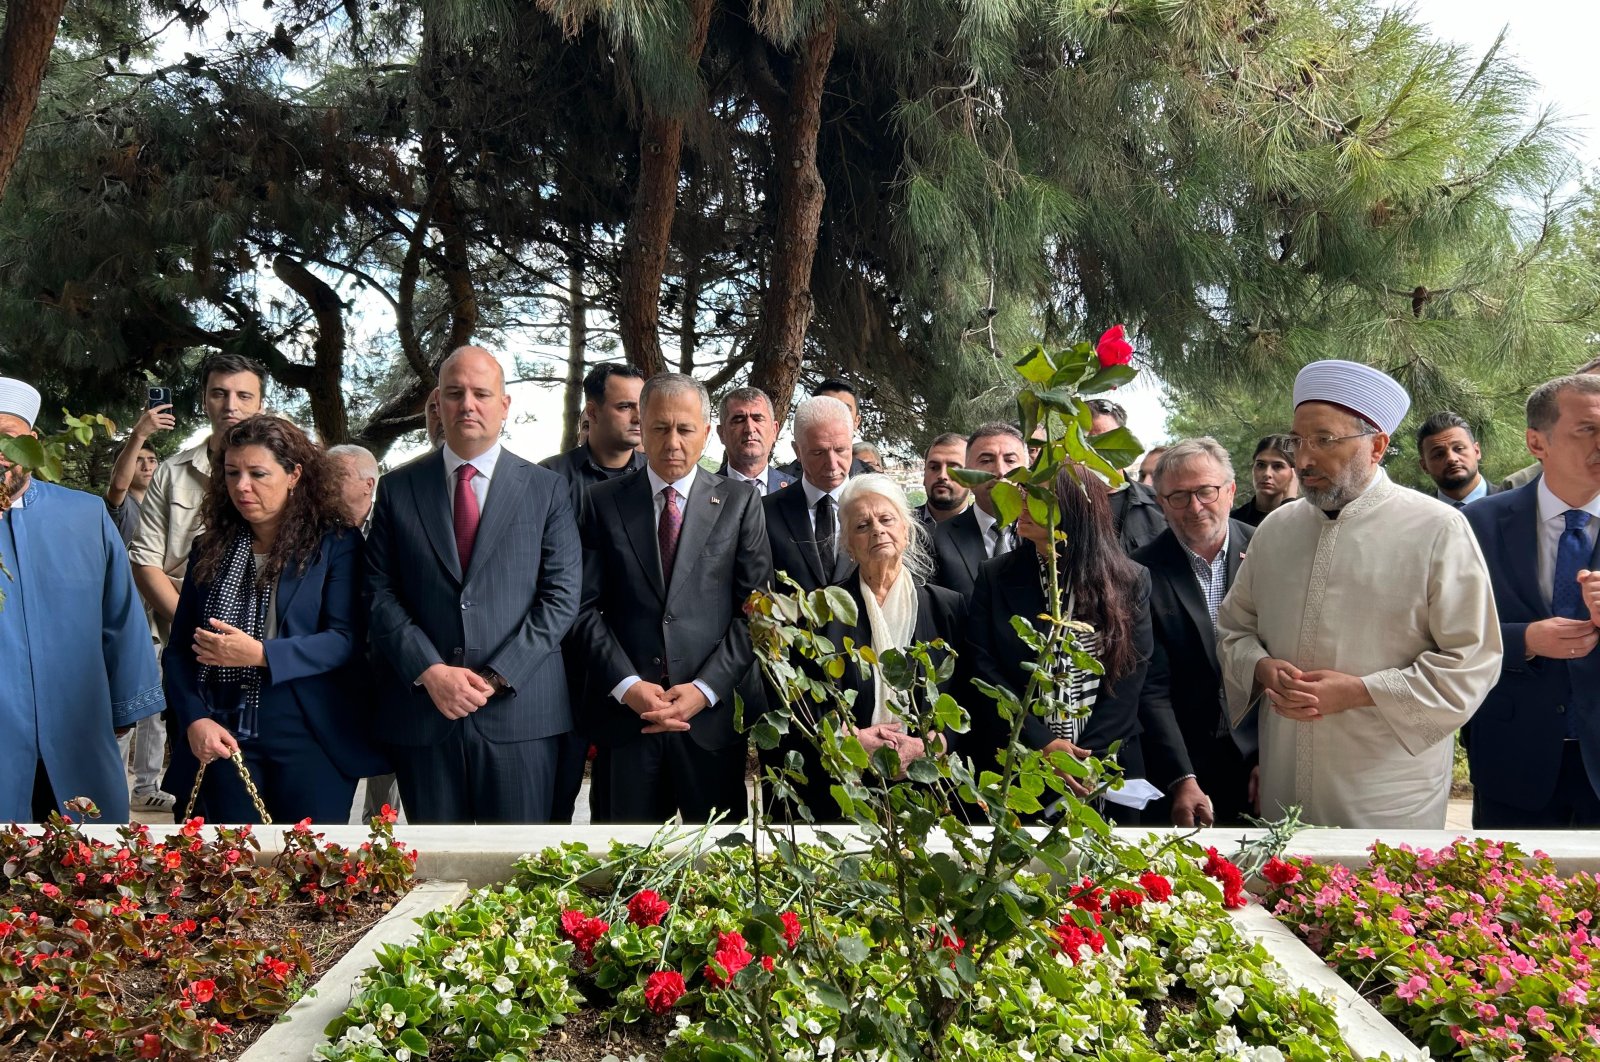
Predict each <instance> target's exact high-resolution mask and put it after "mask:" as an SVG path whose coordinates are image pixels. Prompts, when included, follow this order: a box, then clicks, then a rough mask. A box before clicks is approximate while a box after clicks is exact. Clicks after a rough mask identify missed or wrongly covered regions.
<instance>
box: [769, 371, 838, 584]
mask: <svg viewBox="0 0 1600 1062" xmlns="http://www.w3.org/2000/svg"><path fill="white" fill-rule="evenodd" d="M850 425H851V416H850V410H849V409H848V408H847V407H846V406H845V405H844V403H842V402H840V401H839V400H838V399H834V398H829V397H828V396H826V395H821V396H818V397H815V398H808V399H806V400H805V401H804V402H801V403H800V405H799V406H797V407H796V408H795V411H794V446H795V450H796V451H798V452H799V454H800V482H798V483H795V484H793V485H791V486H788V487H785V488H783V489H782V490H780V491H778V492H777V493H775V494H768V495H767V497H766V501H765V502H764V505H765V508H766V528H767V537H768V540H769V541H770V542H771V547H772V564H773V568H774V570H775V571H780V572H784V573H786V574H787V575H788V576H789V578H791V579H793V580H794V581H795V582H796V583H798V584H800V588H801V589H803V590H805V591H807V592H809V591H812V590H816V589H818V588H820V587H824V586H829V585H832V584H833V583H837V582H839V581H840V580H842V579H844V578H845V577H846V576H847V575H849V574H850V573H851V572H852V571H854V570H855V562H854V561H852V560H851V559H850V556H849V554H847V553H846V552H845V551H844V548H843V545H842V536H841V535H840V531H839V492H840V491H842V490H844V485H845V481H846V480H847V479H849V477H850V475H851V472H850V469H851V467H852V460H853V459H852V457H851V452H850V450H851V447H850V432H851V426H850ZM779 589H780V590H784V589H785V588H784V587H781V586H780V587H779Z"/></svg>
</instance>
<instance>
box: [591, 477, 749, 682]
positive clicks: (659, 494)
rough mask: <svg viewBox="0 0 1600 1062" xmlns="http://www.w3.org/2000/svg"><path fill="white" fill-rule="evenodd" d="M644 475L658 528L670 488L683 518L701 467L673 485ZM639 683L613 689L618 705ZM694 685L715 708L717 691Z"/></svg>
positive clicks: (630, 679)
mask: <svg viewBox="0 0 1600 1062" xmlns="http://www.w3.org/2000/svg"><path fill="white" fill-rule="evenodd" d="M728 471H729V472H732V471H733V466H731V465H730V466H729V467H728ZM644 474H645V476H646V478H648V479H649V480H650V500H651V504H653V505H654V506H655V512H656V527H657V528H659V527H660V526H661V514H662V513H663V512H665V511H666V508H667V499H666V498H665V497H664V496H663V494H664V492H665V491H666V489H667V488H668V487H671V488H672V489H673V491H674V492H676V493H677V495H678V513H679V515H680V516H681V515H682V513H683V510H684V507H685V506H686V505H687V504H688V501H689V490H690V488H692V487H693V486H694V478H695V476H697V475H699V474H700V466H699V465H691V466H690V467H689V474H688V475H687V476H684V477H683V478H682V479H679V480H674V481H673V482H671V483H668V482H667V481H666V480H664V479H662V478H661V477H660V476H658V475H656V470H655V469H654V468H652V467H650V466H649V465H646V466H645V472H644ZM678 547H679V548H680V549H682V548H683V541H682V539H679V542H678ZM663 574H666V573H663ZM638 681H640V677H639V676H638V675H629V676H628V677H627V678H625V679H623V680H622V681H621V682H619V683H617V684H616V686H614V687H613V688H612V690H611V698H612V699H613V700H615V701H616V702H617V703H618V704H621V703H622V698H623V697H624V696H625V695H626V694H627V692H628V690H630V689H632V688H633V684H634V683H635V682H638ZM694 684H695V688H696V689H698V690H699V691H700V692H701V693H703V694H705V695H706V704H707V705H709V706H712V707H715V705H716V703H717V693H716V691H715V690H713V689H712V688H711V687H710V686H708V685H706V684H705V683H704V682H701V681H700V680H699V679H695V680H694Z"/></svg>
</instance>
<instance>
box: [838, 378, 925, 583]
mask: <svg viewBox="0 0 1600 1062" xmlns="http://www.w3.org/2000/svg"><path fill="white" fill-rule="evenodd" d="M830 401H834V400H830ZM839 404H840V405H843V404H844V403H842V402H841V403H839ZM874 496H876V497H879V498H882V499H883V500H884V501H886V502H888V503H889V504H890V505H892V506H893V507H894V511H895V515H896V516H898V517H899V518H900V522H901V523H902V524H904V525H905V527H906V551H905V553H903V554H901V556H900V563H901V564H903V565H904V566H905V569H906V571H908V572H910V573H911V576H912V578H914V579H916V580H917V581H918V582H920V583H925V582H927V581H928V580H929V579H931V578H932V577H933V549H932V542H933V540H932V536H930V535H929V534H928V529H927V528H926V527H923V526H922V521H921V520H918V519H917V518H915V517H914V516H912V515H911V503H910V502H908V501H907V500H906V492H905V491H904V490H903V489H901V486H900V484H898V483H896V482H895V481H894V480H892V479H890V478H889V477H888V476H885V475H883V474H882V473H881V472H867V473H864V474H862V475H859V476H852V477H851V478H850V479H848V480H846V481H845V485H844V489H843V490H841V491H840V492H839V530H840V533H841V534H842V533H843V532H844V528H845V513H846V512H847V511H848V510H849V509H850V506H851V505H853V504H855V503H856V502H858V501H861V500H862V499H864V498H869V497H874Z"/></svg>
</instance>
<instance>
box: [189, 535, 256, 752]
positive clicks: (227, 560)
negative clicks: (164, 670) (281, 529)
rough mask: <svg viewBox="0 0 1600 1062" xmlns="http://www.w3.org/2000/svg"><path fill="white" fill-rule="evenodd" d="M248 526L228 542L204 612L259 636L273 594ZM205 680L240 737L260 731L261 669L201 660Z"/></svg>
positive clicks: (214, 707) (210, 699) (212, 701)
mask: <svg viewBox="0 0 1600 1062" xmlns="http://www.w3.org/2000/svg"><path fill="white" fill-rule="evenodd" d="M251 545H252V539H251V535H250V530H249V529H248V528H240V529H239V531H238V532H237V533H236V534H235V535H234V536H233V541H232V542H229V543H228V553H227V556H226V557H224V558H223V561H222V572H221V574H220V575H219V576H218V577H217V579H216V581H214V582H213V583H212V584H211V589H210V590H208V591H207V592H206V609H205V615H206V616H208V617H211V618H214V619H219V620H222V621H223V622H224V623H229V624H232V625H233V626H235V627H237V628H239V629H240V630H241V631H243V632H244V633H246V634H248V635H249V636H250V637H252V638H254V639H256V640H257V641H260V640H261V638H262V636H263V634H264V632H265V631H266V629H267V607H268V606H269V605H270V604H271V601H272V594H271V592H270V591H269V590H268V588H267V587H265V586H262V585H261V583H260V580H259V579H258V578H257V573H256V559H255V556H254V555H253V554H252V553H251V549H250V547H251ZM200 686H201V689H202V690H204V692H205V699H206V705H207V707H208V708H209V709H210V710H211V715H212V716H213V717H214V718H216V719H217V720H218V722H221V723H222V725H224V726H226V727H227V728H228V729H229V730H231V731H233V735H234V737H236V738H238V739H239V740H241V741H242V740H244V739H246V738H251V737H255V735H256V734H257V732H258V731H257V722H256V716H257V713H258V711H259V710H260V708H261V669H260V668H254V667H220V666H218V665H215V664H201V665H200Z"/></svg>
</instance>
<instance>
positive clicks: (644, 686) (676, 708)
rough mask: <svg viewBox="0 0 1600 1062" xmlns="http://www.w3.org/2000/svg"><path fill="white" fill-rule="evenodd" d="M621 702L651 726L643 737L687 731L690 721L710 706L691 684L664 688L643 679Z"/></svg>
mask: <svg viewBox="0 0 1600 1062" xmlns="http://www.w3.org/2000/svg"><path fill="white" fill-rule="evenodd" d="M622 703H623V704H625V705H627V706H628V708H629V709H631V710H632V711H633V714H635V715H637V716H638V717H639V718H640V719H642V720H644V721H645V723H647V724H648V725H647V726H645V728H644V729H643V730H641V731H639V732H640V733H641V734H668V733H671V732H673V731H679V730H688V729H689V720H691V719H693V718H694V717H695V716H697V715H699V714H700V712H701V711H702V710H704V709H706V708H708V707H710V705H711V702H710V701H708V700H706V695H705V693H704V692H702V691H701V689H700V687H699V686H696V685H695V684H694V683H692V682H680V683H678V684H677V685H676V686H671V687H666V688H663V687H662V685H661V684H660V683H658V682H646V681H645V680H644V679H640V680H639V681H638V682H635V683H634V684H633V685H631V686H629V687H628V690H627V692H626V693H624V694H623V695H622Z"/></svg>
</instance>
